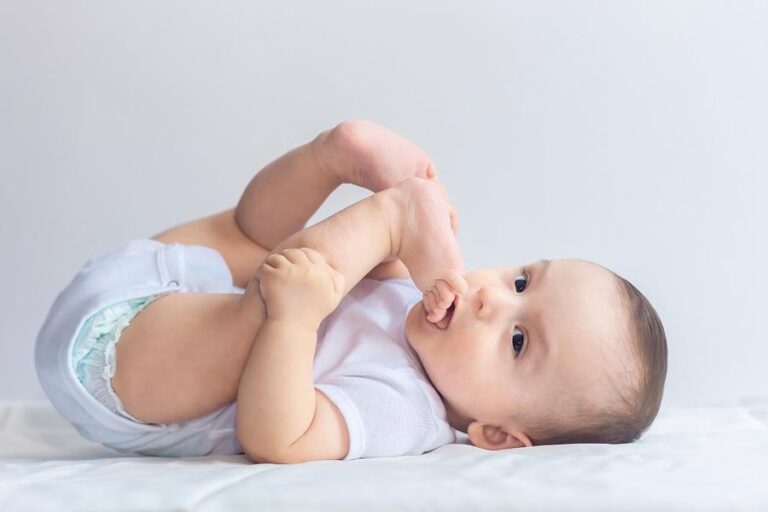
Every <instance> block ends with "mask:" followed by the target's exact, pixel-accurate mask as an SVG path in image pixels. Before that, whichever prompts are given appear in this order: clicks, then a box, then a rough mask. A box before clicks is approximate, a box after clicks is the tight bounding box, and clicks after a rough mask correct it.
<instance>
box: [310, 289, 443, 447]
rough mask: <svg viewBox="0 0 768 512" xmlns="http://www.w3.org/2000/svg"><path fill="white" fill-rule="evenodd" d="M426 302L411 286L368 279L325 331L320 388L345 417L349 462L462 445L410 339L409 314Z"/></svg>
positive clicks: (318, 356)
mask: <svg viewBox="0 0 768 512" xmlns="http://www.w3.org/2000/svg"><path fill="white" fill-rule="evenodd" d="M419 300H421V292H420V291H419V290H418V288H416V286H415V285H414V284H413V282H412V281H411V280H409V279H396V280H388V281H376V280H372V279H363V280H361V281H360V282H359V283H358V284H357V285H356V286H355V287H354V288H353V289H352V290H351V291H350V292H349V293H348V294H347V295H346V296H345V297H344V298H343V299H342V301H341V303H340V304H339V306H338V307H337V308H336V310H335V311H334V312H333V313H332V314H331V315H329V316H328V317H327V318H326V319H325V320H324V321H323V323H322V324H321V326H320V330H319V333H318V339H319V341H318V345H317V349H316V353H315V361H314V376H315V379H314V380H315V387H317V389H319V390H320V391H322V392H323V393H325V394H326V395H327V396H328V397H329V398H330V399H331V400H332V401H333V402H334V403H335V404H336V406H337V407H338V408H339V409H340V410H341V413H342V414H343V415H344V419H345V420H346V423H347V429H348V431H349V440H350V443H349V445H350V446H349V453H348V454H347V456H346V457H345V460H349V459H357V458H366V457H381V456H393V455H418V454H420V453H424V452H427V451H430V450H433V449H435V448H437V447H438V446H442V445H444V444H448V443H452V442H454V441H455V440H456V436H455V431H454V430H453V429H452V428H451V426H450V425H449V424H448V422H447V420H446V410H445V407H444V405H443V402H442V400H441V399H440V396H439V395H438V394H437V392H436V391H435V389H434V388H433V387H432V385H431V384H430V383H429V380H428V378H427V377H426V372H425V371H424V368H423V367H422V366H421V363H420V362H419V358H418V356H417V355H416V353H415V352H414V350H413V349H412V348H411V346H410V345H409V344H408V341H407V339H406V336H405V319H406V315H407V313H408V311H409V309H410V308H411V307H412V306H413V305H414V304H416V303H417V302H418V301H419Z"/></svg>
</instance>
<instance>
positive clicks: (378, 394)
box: [315, 367, 454, 460]
mask: <svg viewBox="0 0 768 512" xmlns="http://www.w3.org/2000/svg"><path fill="white" fill-rule="evenodd" d="M315 387H316V388H317V389H319V390H320V391H322V392H323V393H325V394H326V395H327V396H328V398H329V399H330V400H331V401H333V402H334V404H336V406H337V407H338V408H339V410H340V411H341V414H342V415H343V416H344V419H345V421H346V423H347V430H348V431H349V452H348V453H347V456H346V457H344V460H352V459H359V458H369V457H392V456H399V455H419V454H422V453H424V452H427V451H430V450H432V449H435V448H437V447H438V446H441V445H443V444H448V443H450V442H452V441H453V439H454V438H453V435H452V430H451V429H445V428H444V429H441V428H439V425H438V419H437V418H436V417H435V410H434V405H433V404H430V400H429V398H428V396H427V394H426V393H425V391H424V390H423V389H422V384H421V383H419V381H418V377H417V376H416V375H414V373H413V370H412V369H410V368H401V369H391V368H385V367H380V368H377V371H375V372H371V371H366V372H365V375H352V376H350V375H338V376H333V377H331V378H329V379H328V380H327V381H325V382H323V383H322V384H316V385H315ZM446 430H450V432H451V433H450V434H447V432H446Z"/></svg>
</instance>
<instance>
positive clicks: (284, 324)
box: [237, 248, 349, 463]
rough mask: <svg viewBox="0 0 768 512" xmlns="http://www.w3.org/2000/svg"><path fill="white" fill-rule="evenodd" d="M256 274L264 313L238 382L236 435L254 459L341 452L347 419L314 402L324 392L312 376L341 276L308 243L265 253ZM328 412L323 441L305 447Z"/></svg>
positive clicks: (341, 454)
mask: <svg viewBox="0 0 768 512" xmlns="http://www.w3.org/2000/svg"><path fill="white" fill-rule="evenodd" d="M257 275H258V281H259V283H258V287H259V291H260V293H261V295H262V296H263V297H264V301H265V304H266V316H265V318H264V323H263V324H262V325H261V328H260V329H259V332H258V333H257V335H256V339H255V340H254V344H253V348H252V349H251V353H250V356H249V358H248V362H247V365H246V367H245V371H244V372H243V377H242V380H241V382H240V392H239V393H238V402H237V408H238V419H237V428H238V438H239V439H240V443H241V445H242V446H243V449H244V450H245V453H246V454H247V455H248V456H249V457H250V458H251V459H253V460H254V461H256V462H280V463H286V462H303V461H305V460H314V459H321V458H322V459H331V458H343V457H344V455H345V454H346V453H347V451H348V448H349V446H348V445H349V440H348V438H347V436H346V435H345V434H346V425H345V424H344V420H343V418H338V419H334V418H333V417H332V416H329V415H327V414H326V413H327V412H331V413H332V412H333V411H328V410H324V409H321V408H319V407H318V403H317V402H319V401H320V400H322V399H323V398H324V397H320V396H318V391H317V390H316V389H314V383H313V380H312V363H313V360H314V353H315V345H316V343H317V330H318V328H319V327H320V323H321V322H322V321H323V319H324V318H325V317H326V315H328V314H329V313H330V312H331V311H333V310H334V308H335V307H336V306H337V305H338V303H339V301H340V300H341V297H342V290H343V288H344V286H343V282H342V279H343V278H342V277H341V274H339V273H338V272H337V271H335V270H333V269H332V268H331V267H330V266H329V265H328V264H327V263H326V262H325V260H324V258H323V257H322V255H321V254H320V253H318V252H317V251H314V250H312V249H309V248H301V249H295V248H292V249H285V250H284V251H282V252H281V253H273V254H270V255H269V256H268V257H267V258H266V259H265V260H264V263H263V264H262V266H261V267H260V268H259V271H258V272H257ZM315 418H318V419H317V420H315ZM326 419H328V420H330V421H332V422H333V423H332V424H328V425H327V427H326V425H323V428H325V429H326V435H325V436H324V439H323V442H322V443H317V444H313V446H311V447H309V448H307V447H305V446H304V445H306V441H305V440H301V438H303V436H304V434H305V433H306V432H307V431H308V430H309V428H310V426H311V425H312V424H314V425H315V428H317V427H318V425H319V424H320V423H321V422H323V421H325V420H326ZM328 423H330V422H328ZM297 443H298V444H297Z"/></svg>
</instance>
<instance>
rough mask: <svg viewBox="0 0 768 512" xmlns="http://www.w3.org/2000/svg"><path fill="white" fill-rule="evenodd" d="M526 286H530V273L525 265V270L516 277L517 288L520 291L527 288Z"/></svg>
mask: <svg viewBox="0 0 768 512" xmlns="http://www.w3.org/2000/svg"><path fill="white" fill-rule="evenodd" d="M520 283H525V284H520ZM526 286H528V274H526V273H525V267H523V271H522V272H520V274H518V276H517V277H516V278H515V290H516V291H517V293H520V292H522V291H523V290H525V288H526Z"/></svg>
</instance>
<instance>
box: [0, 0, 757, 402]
mask: <svg viewBox="0 0 768 512" xmlns="http://www.w3.org/2000/svg"><path fill="white" fill-rule="evenodd" d="M766 19H768V3H765V2H747V1H742V2H733V1H728V2H726V1H722V2H704V1H680V0H678V1H675V2H668V1H663V0H657V1H645V2H636V1H633V2H628V1H627V2H623V1H622V2H617V1H613V0H602V1H589V2H587V1H584V2H570V1H562V2H540V1H519V2H501V1H498V2H478V1H473V2H469V1H467V2H446V1H426V2H418V3H417V2H410V1H389V2H372V1H366V2H357V1H348V2H340V1H324V2H310V1H304V2H296V1H281V2H271V3H269V4H266V3H263V2H244V1H243V2H182V1H165V2H146V1H142V2H104V1H91V2H83V1H69V2H56V1H48V2H40V1H28V0H24V1H21V0H19V1H13V2H9V1H7V0H3V1H2V2H0V34H2V35H1V36H0V40H1V41H2V42H1V43H0V172H1V173H2V182H1V183H0V240H2V244H3V246H2V252H1V253H0V254H1V255H2V256H0V257H2V266H0V272H1V274H0V279H2V284H3V287H2V289H3V293H2V295H0V311H2V322H0V399H13V400H16V399H18V400H22V399H24V400H26V399H45V395H44V394H43V392H42V389H41V388H40V387H39V385H38V383H37V380H36V376H35V372H34V365H33V358H32V354H33V346H34V341H35V337H36V335H37V332H38V329H39V328H40V325H41V324H42V322H43V319H44V318H45V315H46V314H47V312H48V308H49V307H50V306H51V303H52V302H53V300H54V298H55V296H56V295H57V294H58V293H59V291H61V289H62V288H63V287H64V286H65V285H66V284H67V283H68V282H69V281H70V280H71V279H72V277H73V276H74V274H75V273H76V272H77V270H79V268H80V267H81V266H82V265H83V264H84V263H85V261H86V260H87V259H89V258H90V257H92V256H94V255H95V254H97V253H100V252H102V251H105V250H107V249H110V248H111V247H113V246H114V245H115V244H118V243H121V242H122V241H124V240H127V239H128V238H134V237H149V236H152V235H153V234H156V233H158V232H160V231H162V230H164V229H166V228H168V227H171V226H173V225H176V224H179V223H182V222H186V221H188V220H191V219H195V218H199V217H202V216H206V215H210V214H212V213H216V212H218V211H221V210H224V209H227V208H230V207H233V206H234V205H235V204H236V203H237V201H238V199H239V197H240V195H241V193H242V191H243V189H244V187H245V186H246V184H247V183H248V181H249V180H250V178H251V177H252V176H253V175H254V174H255V173H256V172H257V171H258V170H259V169H260V168H262V167H263V166H264V165H265V164H267V163H268V162H270V161H271V160H273V159H274V158H276V157H278V156H279V155H280V154H282V153H284V152H286V151H288V150H289V149H291V148H292V147H294V146H297V145H299V144H302V143H304V142H306V141H308V140H310V139H311V138H313V137H314V136H315V135H316V134H317V133H319V131H321V130H323V129H325V128H329V127H331V126H333V125H335V124H337V123H338V122H340V121H342V120H345V119H369V120H372V121H375V122H378V123H380V124H382V125H384V126H387V127H389V128H391V129H393V130H395V131H397V132H399V133H401V134H402V135H404V136H405V137H407V138H409V139H411V140H413V141H414V142H415V143H416V144H418V145H419V146H421V147H422V148H423V149H424V150H425V151H426V152H427V153H428V154H429V155H430V157H431V158H432V160H433V161H434V163H435V164H436V166H437V169H438V171H439V175H440V178H441V181H442V183H443V184H444V185H445V187H446V189H447V191H448V193H449V195H450V199H451V201H452V203H453V204H454V206H455V207H456V208H457V210H458V212H459V234H458V238H459V242H460V244H461V246H462V248H463V250H464V254H465V260H466V263H467V267H468V268H476V267H484V266H499V265H511V264H523V263H526V262H530V261H533V260H535V259H538V258H542V257H546V258H566V257H574V258H582V259H588V260H592V261H595V262H597V263H599V264H601V265H604V266H607V267H608V268H610V269H612V270H614V271H615V272H617V273H619V274H620V275H622V276H624V277H626V278H627V279H629V280H630V281H631V282H633V283H634V284H635V285H636V286H637V287H638V288H639V289H640V290H641V291H642V292H643V293H644V294H645V295H646V296H647V297H648V298H649V299H650V301H651V302H652V303H653V305H654V306H655V308H656V310H657V311H658V312H659V314H660V316H661V318H662V320H663V322H664V326H665V328H666V333H667V336H668V340H669V375H668V379H667V388H666V394H665V400H664V405H666V404H670V403H688V402H695V401H698V400H702V399H710V398H716V397H723V396H724V397H730V396H734V395H735V396H745V395H755V394H759V393H763V394H764V393H766V391H768V380H767V379H766V378H765V365H766V363H765V361H766V360H768V344H767V343H766V338H765V335H764V334H763V332H762V331H763V329H762V326H761V325H760V320H759V319H760V318H763V316H762V315H763V314H762V313H761V311H763V308H764V307H765V300H764V297H765V291H766V290H768V280H767V279H766V265H765V264H766V261H768V260H767V259H766V248H767V247H768V245H767V244H766V235H765V219H767V218H768V212H767V211H766V210H767V209H768V208H767V207H766V201H765V195H766V190H768V188H767V187H766V185H768V178H767V177H766V176H767V175H766V169H768V165H767V164H768V158H767V157H768V149H766V147H767V145H766V128H767V126H766V124H767V121H766V120H767V119H768V101H767V100H766V94H765V91H766V90H768V66H766V64H765V62H766V61H765V58H766V55H768V35H766V30H765V21H766ZM366 195H367V192H366V191H364V190H362V189H359V188H357V187H352V186H344V187H342V188H340V189H339V190H338V191H337V192H336V193H334V194H333V195H332V196H331V198H330V199H329V201H328V202H327V203H325V204H324V205H323V207H322V208H321V209H320V210H319V211H318V213H317V214H316V215H315V216H314V217H313V219H311V220H310V223H314V222H316V221H318V220H321V219H323V218H325V217H326V216H328V215H330V214H332V213H334V212H335V211H337V210H339V209H341V208H342V207H344V206H346V205H348V204H350V203H351V202H353V201H356V200H358V199H361V198H363V197H365V196H366Z"/></svg>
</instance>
